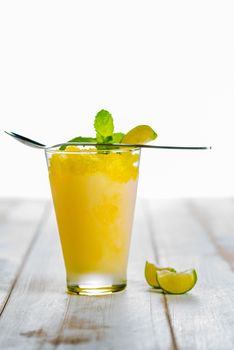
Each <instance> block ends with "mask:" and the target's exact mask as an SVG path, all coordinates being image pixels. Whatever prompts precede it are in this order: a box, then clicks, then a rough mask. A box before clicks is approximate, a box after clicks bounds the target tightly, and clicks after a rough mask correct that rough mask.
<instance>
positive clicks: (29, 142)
mask: <svg viewBox="0 0 234 350" xmlns="http://www.w3.org/2000/svg"><path fill="white" fill-rule="evenodd" d="M5 133H6V134H8V135H10V136H11V137H13V138H14V139H15V140H17V141H19V142H21V143H24V144H25V145H27V146H29V147H33V148H39V149H44V150H47V149H51V148H56V147H60V146H69V145H75V146H100V144H98V143H92V142H67V143H59V144H57V145H54V146H46V145H44V144H42V143H40V142H37V141H34V140H31V139H29V138H28V137H25V136H22V135H19V134H16V133H15V132H12V131H5ZM101 145H102V146H107V147H111V146H119V147H136V148H158V149H181V150H207V149H211V147H210V146H208V147H206V146H198V147H194V146H189V147H182V146H155V145H138V144H124V143H112V144H110V143H108V144H105V143H102V144H101Z"/></svg>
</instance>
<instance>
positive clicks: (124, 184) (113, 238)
mask: <svg viewBox="0 0 234 350" xmlns="http://www.w3.org/2000/svg"><path fill="white" fill-rule="evenodd" d="M46 155H47V162H48V168H49V178H50V185H51V190H52V195H53V201H54V207H55V212H56V217H57V223H58V228H59V233H60V240H61V245H62V250H63V256H64V261H65V266H66V272H67V287H68V290H69V291H71V292H74V293H78V294H87V295H89V294H90V295H97V294H109V293H112V292H115V291H119V290H122V289H124V288H125V286H126V271H127V262H128V251H129V244H130V236H131V229H132V222H133V214H134V206H135V199H136V190H137V180H138V165H139V155H140V151H139V150H138V149H124V148H121V149H110V150H107V149H106V150H97V149H96V148H90V147H89V148H88V149H87V148H83V147H82V148H78V147H76V146H68V147H67V148H66V149H65V150H64V151H61V150H58V149H52V150H50V151H48V150H47V151H46Z"/></svg>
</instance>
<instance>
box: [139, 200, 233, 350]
mask: <svg viewBox="0 0 234 350" xmlns="http://www.w3.org/2000/svg"><path fill="white" fill-rule="evenodd" d="M191 203H193V201H191V200H190V201H186V200H174V201H171V200H170V201H169V200H164V201H154V202H148V222H149V225H151V226H152V227H153V231H152V232H153V234H152V237H153V240H154V242H155V245H156V246H157V250H158V257H159V262H160V263H161V264H165V265H172V266H174V267H176V268H178V270H179V269H186V268H189V267H195V268H196V269H197V271H198V284H197V286H196V287H195V288H194V290H192V291H191V292H190V293H188V294H185V295H179V296H173V295H167V296H166V299H167V304H168V310H169V317H170V320H171V325H172V329H173V333H174V337H175V342H176V347H177V348H179V349H186V350H187V349H199V350H200V349H212V350H214V349H217V350H218V349H230V350H231V349H233V346H234V332H233V324H234V299H233V297H232V295H233V293H232V291H233V290H234V274H233V272H232V270H231V269H230V265H229V263H228V262H227V261H226V260H225V259H224V257H223V256H222V255H220V252H219V251H218V250H217V246H216V245H215V244H214V241H213V240H211V239H210V234H208V233H207V227H209V230H211V231H212V234H216V235H219V239H220V242H221V241H222V237H223V232H226V237H228V239H227V241H226V244H227V245H228V241H231V238H232V237H233V230H232V232H230V231H229V230H230V221H231V220H232V218H233V214H232V218H231V217H230V218H229V220H228V223H229V224H227V221H226V219H227V216H229V215H231V213H233V204H231V201H229V202H227V201H222V200H220V201H219V202H218V203H219V204H218V207H219V208H221V207H223V210H222V211H220V212H219V220H220V223H219V227H218V228H217V227H216V226H214V224H213V223H212V222H213V221H212V220H213V219H214V217H213V215H212V216H211V215H208V216H206V215H207V211H204V208H205V207H206V206H207V208H208V207H209V202H206V203H205V202H202V203H203V204H202V205H201V207H199V206H200V204H199V203H200V202H199V201H198V200H197V201H196V210H197V211H199V212H202V213H203V216H202V218H203V221H201V220H200V219H197V217H196V216H195V215H194V212H195V210H194V208H192V210H191ZM146 206H147V203H145V206H144V207H145V208H146ZM208 212H209V213H210V209H209V210H208ZM215 213H216V214H215V215H217V213H218V212H217V211H216V210H215ZM224 213H225V215H224ZM227 213H229V214H227ZM226 215H227V216H226ZM204 221H206V225H204ZM227 232H228V233H227ZM155 297H157V296H155Z"/></svg>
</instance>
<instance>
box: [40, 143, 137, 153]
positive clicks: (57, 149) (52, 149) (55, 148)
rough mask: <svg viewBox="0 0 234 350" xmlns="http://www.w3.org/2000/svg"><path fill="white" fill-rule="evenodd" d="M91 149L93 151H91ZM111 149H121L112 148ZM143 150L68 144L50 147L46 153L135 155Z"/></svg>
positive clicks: (88, 144) (126, 146)
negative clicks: (70, 148)
mask: <svg viewBox="0 0 234 350" xmlns="http://www.w3.org/2000/svg"><path fill="white" fill-rule="evenodd" d="M62 146H80V147H86V149H83V150H82V149H81V150H79V151H77V152H76V151H66V149H65V150H62V149H60V147H62ZM97 146H103V147H105V148H104V149H97ZM87 147H88V149H87ZM90 147H91V149H90ZM111 147H119V148H112V149H111ZM140 150H141V148H140V147H137V146H129V145H121V144H91V143H85V144H84V143H80V142H67V143H61V144H58V145H55V146H52V147H48V148H46V149H45V152H46V153H49V154H101V153H106V152H108V153H127V152H129V153H133V152H135V151H140Z"/></svg>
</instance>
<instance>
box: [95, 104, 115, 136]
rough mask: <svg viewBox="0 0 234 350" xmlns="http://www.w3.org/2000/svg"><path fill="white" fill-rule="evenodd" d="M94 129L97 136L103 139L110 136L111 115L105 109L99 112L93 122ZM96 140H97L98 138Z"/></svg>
mask: <svg viewBox="0 0 234 350" xmlns="http://www.w3.org/2000/svg"><path fill="white" fill-rule="evenodd" d="M94 128H95V130H96V132H97V134H98V135H100V136H102V137H103V138H106V137H107V136H112V134H113V131H114V123H113V118H112V115H111V114H110V113H109V112H108V111H106V110H105V109H102V110H101V111H99V112H98V113H97V115H96V117H95V120H94ZM97 138H99V136H98V137H97Z"/></svg>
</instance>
